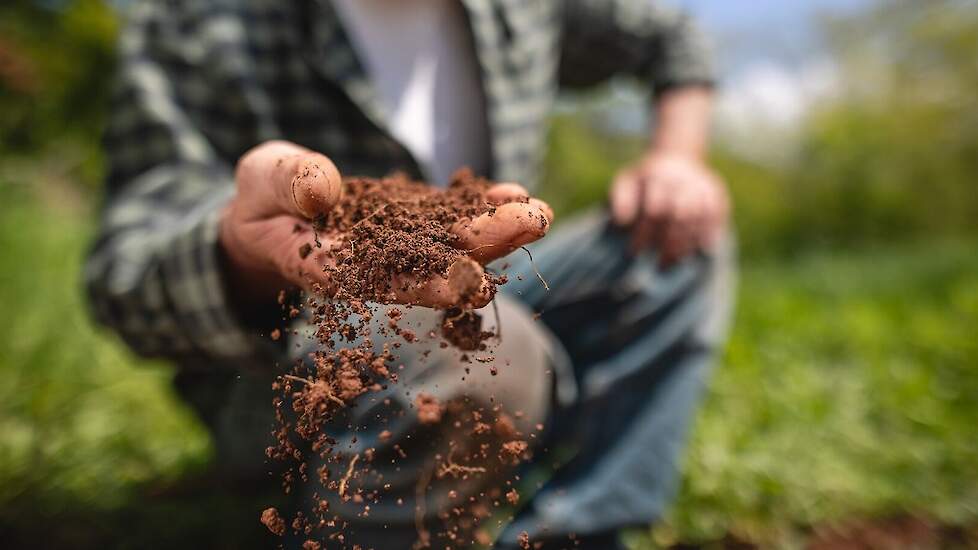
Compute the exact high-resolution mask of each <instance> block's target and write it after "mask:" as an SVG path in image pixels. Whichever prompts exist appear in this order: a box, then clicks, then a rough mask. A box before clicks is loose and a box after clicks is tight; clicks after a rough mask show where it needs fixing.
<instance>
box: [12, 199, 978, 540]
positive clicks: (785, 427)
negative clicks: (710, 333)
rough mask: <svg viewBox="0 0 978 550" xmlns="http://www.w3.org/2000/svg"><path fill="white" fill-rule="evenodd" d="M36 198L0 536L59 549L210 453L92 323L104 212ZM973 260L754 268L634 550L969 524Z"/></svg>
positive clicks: (178, 408)
mask: <svg viewBox="0 0 978 550" xmlns="http://www.w3.org/2000/svg"><path fill="white" fill-rule="evenodd" d="M38 188H40V186H36V187H32V188H30V189H29V188H27V187H25V186H22V185H14V184H11V183H2V184H0V250H3V254H2V255H0V262H2V265H0V277H2V280H0V303H2V304H3V308H4V312H5V315H3V317H2V318H0V335H2V336H0V373H2V375H3V377H4V384H2V385H0V433H3V434H4V436H3V437H2V438H0V518H3V519H2V520H0V533H2V532H3V531H4V530H14V532H16V531H17V530H22V531H24V532H38V531H43V530H46V529H54V531H52V533H54V534H55V535H57V534H58V533H57V528H58V527H59V526H65V525H70V524H69V523H66V522H64V521H62V519H63V518H64V517H71V516H74V515H78V514H82V515H86V517H89V516H91V515H93V514H94V515H96V516H97V515H98V514H102V513H105V514H107V515H108V516H111V517H118V516H117V515H116V516H112V514H118V512H119V511H120V510H127V509H133V508H134V507H137V505H140V503H141V502H142V501H141V500H140V499H142V498H143V496H142V495H143V494H144V493H145V491H146V488H147V487H154V486H159V485H161V484H166V483H168V482H170V481H173V480H176V479H178V478H180V477H181V476H185V475H191V474H193V473H194V472H197V471H200V470H202V469H204V468H206V466H207V464H208V460H209V456H210V455H209V452H210V451H209V444H208V440H207V437H206V434H205V433H204V431H203V430H202V428H201V426H200V425H198V424H197V423H196V421H195V420H194V418H193V416H192V415H191V414H190V413H189V411H188V410H187V409H186V408H185V407H183V406H182V405H181V403H180V402H179V401H178V400H177V399H176V398H175V397H174V395H173V393H172V392H171V391H170V389H169V387H168V379H169V377H170V375H171V371H170V370H169V368H168V367H167V366H165V365H162V364H159V363H146V362H141V361H138V360H136V359H135V358H134V357H133V356H132V355H131V354H130V353H129V352H128V351H126V350H125V348H124V347H123V346H122V345H121V344H120V343H119V342H118V341H117V340H116V339H115V338H114V337H113V336H111V335H109V334H106V333H105V332H102V331H100V330H97V329H95V328H94V327H93V326H92V324H91V322H90V321H89V318H88V316H87V314H86V311H85V309H84V302H83V300H82V295H81V289H80V273H79V269H80V264H81V258H82V256H83V254H84V249H85V247H86V246H87V243H88V241H89V239H90V237H91V229H92V224H91V223H90V219H91V213H90V211H89V209H88V208H87V207H86V205H87V204H89V203H90V200H88V199H87V198H86V197H80V196H75V195H73V194H72V193H77V189H75V188H65V189H63V188H61V187H58V186H51V187H48V188H47V189H46V193H47V194H48V195H49V196H48V197H47V198H46V199H45V201H44V202H41V201H40V200H38V198H37V194H36V190H37V189H38ZM70 189H75V190H74V191H70ZM976 244H978V243H975V242H969V241H958V242H954V241H947V242H943V243H939V244H935V243H926V244H920V245H912V244H908V245H899V246H898V245H893V246H890V247H877V248H875V249H872V250H871V251H866V252H858V251H849V252H845V253H811V254H810V255H808V256H804V257H800V258H796V259H793V260H787V259H783V260H758V261H754V262H748V263H747V265H744V266H743V269H742V272H741V275H740V293H739V310H738V315H737V322H736V325H735V328H734V332H733V336H732V339H731V341H730V344H729V347H728V349H727V352H726V354H725V358H724V361H723V364H722V365H721V366H720V368H719V369H718V370H717V372H716V376H715V378H714V379H713V381H712V383H711V386H710V392H709V397H708V400H707V402H706V406H705V407H704V409H703V410H702V412H701V414H700V416H699V420H698V423H697V425H696V431H695V434H694V436H693V444H692V446H691V449H690V452H689V454H688V459H687V474H686V478H685V482H684V485H683V490H682V494H681V496H680V498H679V501H678V505H677V507H676V508H675V510H674V511H673V512H672V514H671V515H670V517H669V520H668V521H667V522H665V523H664V524H663V525H661V526H659V527H658V528H657V529H656V530H655V532H654V534H653V535H652V536H651V537H649V536H648V535H643V536H640V537H638V539H639V540H638V544H640V545H642V546H647V545H651V544H652V541H653V540H654V541H655V542H656V543H657V544H671V543H676V542H696V541H708V540H718V539H720V538H722V537H723V536H724V535H725V534H733V535H735V536H736V537H737V538H739V539H742V540H749V541H754V542H761V543H768V544H777V545H779V546H780V545H784V544H788V543H791V542H798V541H800V540H802V539H803V537H804V536H805V531H806V528H807V526H810V525H813V524H817V525H822V524H825V523H827V522H829V523H831V522H833V521H837V520H849V519H851V518H854V517H880V516H890V515H894V514H901V513H910V514H915V515H922V516H927V517H933V518H936V519H938V520H940V521H942V522H944V523H948V524H954V525H973V524H974V523H975V521H976V520H978V468H976V466H975V465H976V464H978V440H976V439H975V438H974V437H973V435H974V427H975V426H978V404H976V403H975V401H974V398H975V396H976V395H978V369H976V368H975V367H976V366H978V338H976V335H975V327H976V326H978V276H976V273H978V255H976V254H975V253H974V251H975V249H976V246H975V245H976ZM153 510H155V512H156V513H158V512H159V510H158V509H154V508H147V509H146V512H145V513H146V514H150V513H151V511H153ZM186 512H187V511H186V510H185V511H184V516H186V517H184V516H181V515H180V514H175V515H172V516H170V517H168V518H167V529H168V532H169V533H170V535H171V536H177V535H178V534H179V532H180V529H181V528H183V527H187V528H188V529H190V528H191V527H192V526H196V527H199V525H197V524H196V523H194V521H195V519H194V518H193V515H194V514H193V510H192V509H191V510H190V513H189V514H188V513H186ZM137 515H138V514H137ZM147 521H148V520H147ZM156 521H159V520H156ZM182 522H184V523H186V525H184V523H182ZM198 523H199V522H198ZM256 523H257V522H256ZM140 525H145V524H140Z"/></svg>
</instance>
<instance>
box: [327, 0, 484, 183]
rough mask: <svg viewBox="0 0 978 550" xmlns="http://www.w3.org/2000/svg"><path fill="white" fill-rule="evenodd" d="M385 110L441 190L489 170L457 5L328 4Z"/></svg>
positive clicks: (396, 1) (337, 0) (426, 0)
mask: <svg viewBox="0 0 978 550" xmlns="http://www.w3.org/2000/svg"><path fill="white" fill-rule="evenodd" d="M333 4H334V5H335V7H336V12H337V14H338V16H339V18H340V21H341V23H342V24H343V26H344V28H345V29H346V31H347V35H349V37H350V41H351V42H352V43H353V46H354V48H355V49H356V51H357V53H358V55H359V57H360V59H361V60H362V61H363V63H364V64H365V65H366V67H365V69H366V71H367V73H368V74H369V76H370V79H371V82H372V83H373V86H374V88H375V89H376V91H377V96H378V98H379V100H380V102H381V105H382V107H383V108H384V110H385V112H386V113H387V123H388V129H389V130H390V132H391V134H393V136H394V137H395V138H396V139H397V140H399V141H400V142H401V143H402V144H403V145H404V146H405V147H407V149H408V151H410V152H411V154H412V155H414V157H415V158H416V159H417V160H418V162H419V163H420V164H421V168H422V170H424V171H425V172H426V176H427V177H428V179H429V181H430V182H432V183H435V184H438V185H445V184H446V183H447V180H448V177H449V176H450V175H451V174H452V172H454V171H455V170H457V169H458V168H460V167H462V166H470V167H472V169H473V170H475V171H476V173H486V172H487V171H488V168H489V163H490V159H489V132H488V128H487V126H488V125H487V123H486V112H485V105H484V99H483V92H482V88H481V80H480V74H479V67H478V63H477V60H476V58H475V52H474V51H473V48H472V43H471V37H470V35H469V30H468V27H467V25H466V22H465V16H464V13H463V11H462V10H463V7H462V5H461V4H460V3H459V1H458V0H333Z"/></svg>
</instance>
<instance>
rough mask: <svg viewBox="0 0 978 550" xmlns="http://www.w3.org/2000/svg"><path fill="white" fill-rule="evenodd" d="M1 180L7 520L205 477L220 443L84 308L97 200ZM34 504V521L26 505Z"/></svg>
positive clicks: (0, 345)
mask: <svg viewBox="0 0 978 550" xmlns="http://www.w3.org/2000/svg"><path fill="white" fill-rule="evenodd" d="M46 191H47V192H50V193H51V194H52V195H53V197H51V200H50V203H49V204H41V203H39V202H38V201H37V200H36V198H35V195H34V193H32V192H31V191H30V190H29V189H28V188H27V187H26V186H25V185H23V184H10V183H6V182H0V304H3V313H4V314H3V315H2V316H0V375H2V376H3V383H2V384H0V434H2V436H0V517H4V518H11V517H13V516H15V515H17V514H21V513H29V512H33V513H39V514H44V515H47V514H50V515H52V516H53V515H56V514H58V513H60V512H62V511H64V508H65V507H72V506H80V507H97V508H99V507H100V508H111V507H114V506H120V505H123V504H124V503H126V502H127V499H128V498H129V497H131V496H132V494H133V490H134V488H135V487H137V486H139V485H141V484H144V483H147V482H150V481H154V480H165V479H172V478H175V477H177V476H180V475H182V473H184V472H186V471H188V470H190V469H193V468H197V467H200V466H201V465H202V464H203V463H204V462H205V461H206V460H207V459H208V456H209V454H208V453H209V442H208V439H207V436H206V434H205V432H204V430H203V429H202V428H201V427H200V426H198V425H197V424H196V422H195V420H194V419H193V417H192V415H191V413H190V412H189V410H188V409H186V408H185V407H183V406H182V405H181V404H180V403H179V402H178V400H177V399H176V398H175V396H174V395H173V393H172V392H171V390H170V388H169V386H168V383H169V379H170V376H171V372H170V369H169V368H168V367H166V366H165V365H162V364H159V363H148V362H142V363H140V362H138V361H136V360H135V358H134V357H133V356H132V355H131V354H130V353H129V352H128V351H127V350H126V349H125V348H124V347H123V346H122V345H120V344H119V342H117V340H116V339H115V338H114V337H112V336H110V335H108V334H106V333H104V332H103V331H101V330H96V328H95V327H94V326H93V325H92V323H91V321H90V317H89V315H88V313H87V311H86V309H85V306H84V301H83V299H82V284H81V276H80V268H81V260H82V257H83V254H84V251H85V247H86V246H87V243H88V241H89V240H90V237H91V229H92V224H91V223H89V221H88V220H89V218H90V213H89V212H88V211H87V210H86V209H85V208H84V207H83V206H80V205H84V204H87V203H88V202H90V201H87V200H82V199H83V198H82V197H73V196H69V195H67V194H66V192H65V190H64V189H61V188H51V189H48V190H46ZM22 503H28V504H29V507H28V510H27V511H19V507H18V506H17V505H18V504H22Z"/></svg>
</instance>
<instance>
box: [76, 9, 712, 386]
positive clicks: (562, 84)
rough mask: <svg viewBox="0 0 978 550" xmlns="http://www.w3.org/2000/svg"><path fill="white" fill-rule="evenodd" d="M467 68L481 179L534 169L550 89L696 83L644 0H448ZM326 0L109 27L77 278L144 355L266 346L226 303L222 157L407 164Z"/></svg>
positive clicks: (164, 16) (268, 349) (225, 171)
mask: <svg viewBox="0 0 978 550" xmlns="http://www.w3.org/2000/svg"><path fill="white" fill-rule="evenodd" d="M460 1H462V3H463V4H464V6H465V13H466V15H467V21H468V24H469V28H470V30H471V35H472V40H473V44H474V51H475V54H476V58H477V60H478V63H479V67H480V69H481V77H482V84H483V91H484V94H485V97H486V105H487V118H488V122H489V128H490V131H491V137H490V145H491V152H492V173H491V174H489V175H490V176H492V177H494V178H496V179H500V180H509V181H520V182H524V183H528V184H532V182H533V180H534V176H535V174H534V172H535V169H536V166H537V164H538V161H539V159H540V157H541V153H542V148H543V145H544V136H545V131H546V121H547V115H548V112H549V111H550V108H551V105H552V104H553V102H554V98H555V95H556V93H557V92H558V90H560V89H564V88H581V87H588V86H592V85H595V84H599V83H601V82H603V81H605V80H607V79H608V78H610V77H612V76H614V75H619V74H624V75H633V76H635V77H638V78H640V79H643V80H646V81H648V82H649V83H650V86H651V87H652V89H653V91H661V90H663V89H665V88H669V87H674V86H681V85H687V84H708V83H710V82H711V78H712V72H711V67H710V62H709V56H708V55H707V48H706V46H705V44H704V41H703V39H702V37H701V35H700V34H699V33H698V32H697V30H696V28H695V27H694V25H693V24H692V23H691V21H690V20H689V18H687V17H686V16H685V15H684V14H682V13H681V12H679V11H676V10H673V9H670V8H666V7H663V6H661V5H659V4H658V3H656V2H653V1H651V0H566V1H560V0H460ZM374 93H375V92H374V90H373V89H372V88H371V86H370V83H369V79H368V77H367V74H366V73H365V71H364V68H363V65H362V64H361V63H360V61H359V60H358V58H357V53H356V52H355V51H354V50H353V48H352V47H351V45H350V42H349V40H348V38H347V36H346V34H345V33H344V30H343V29H342V28H341V26H340V24H339V20H338V19H337V17H336V15H335V13H334V12H333V8H332V5H331V3H330V1H329V0H211V1H204V0H146V1H143V2H141V3H138V4H136V5H134V6H132V7H131V9H130V10H129V12H128V14H127V24H126V26H125V30H124V32H123V33H122V36H121V39H120V60H119V73H118V81H117V86H116V88H115V92H114V97H113V100H112V106H111V115H110V119H109V123H108V128H107V132H106V138H105V150H106V153H107V155H108V160H109V170H108V177H107V182H106V189H107V197H106V201H105V204H104V209H103V212H102V218H101V225H100V231H99V234H98V238H97V241H96V243H95V245H94V247H93V249H92V251H91V254H90V256H89V258H88V261H87V264H86V270H85V276H86V283H87V288H88V291H89V294H90V296H91V301H92V303H93V305H94V310H95V314H96V317H97V318H98V319H99V320H100V321H101V322H103V323H105V324H107V325H109V326H110V327H112V328H113V329H115V330H116V331H117V332H118V333H119V334H121V335H122V337H123V338H124V339H125V340H126V342H127V343H128V344H129V345H130V346H131V347H132V348H133V349H134V350H135V351H136V352H138V353H140V354H141V355H147V356H158V357H168V358H171V359H175V360H177V362H179V363H182V364H184V365H201V366H204V367H206V368H214V367H218V368H220V367H227V366H231V367H233V366H244V365H256V366H262V365H263V366H265V368H267V367H268V365H269V364H270V361H271V360H274V359H275V358H277V357H278V356H279V354H278V351H279V350H277V349H276V348H275V347H274V346H273V345H272V344H271V342H270V341H269V340H268V339H267V338H261V337H259V335H258V334H257V333H258V330H256V327H255V326H253V325H252V324H249V323H246V322H244V321H242V320H241V319H240V318H239V317H238V316H236V315H235V313H234V309H233V308H231V307H230V304H229V300H228V298H227V296H226V291H225V286H224V283H223V281H222V273H221V268H220V259H219V258H220V256H219V248H218V242H217V238H218V237H217V235H218V223H219V216H220V211H221V209H222V207H223V206H224V205H225V204H226V203H227V201H228V200H229V199H230V198H231V197H232V195H233V193H234V182H233V178H232V172H233V167H234V164H235V162H236V160H237V159H238V158H239V157H240V156H241V154H242V153H244V152H245V151H246V150H248V149H249V148H251V147H253V146H254V145H256V144H259V143H261V142H263V141H266V140H270V139H287V140H290V141H293V142H296V143H299V144H302V145H304V146H306V147H309V148H311V149H314V150H318V151H321V152H323V153H325V154H327V155H328V156H330V157H331V158H332V159H333V160H334V161H335V163H336V164H337V166H339V167H340V169H341V170H342V171H343V172H344V173H346V174H364V175H374V176H376V175H382V174H385V173H388V172H390V171H391V170H394V169H400V170H405V171H407V172H408V173H411V174H414V175H420V172H421V171H420V169H419V166H418V164H417V162H416V161H415V160H414V159H413V158H412V157H411V155H410V154H409V153H408V151H407V150H406V149H405V148H404V147H403V146H402V145H401V144H400V143H398V142H397V141H395V140H394V138H392V137H391V134H390V132H389V131H388V130H387V127H386V124H385V113H384V112H383V110H382V108H381V107H380V104H379V103H378V101H377V98H376V97H375V95H374Z"/></svg>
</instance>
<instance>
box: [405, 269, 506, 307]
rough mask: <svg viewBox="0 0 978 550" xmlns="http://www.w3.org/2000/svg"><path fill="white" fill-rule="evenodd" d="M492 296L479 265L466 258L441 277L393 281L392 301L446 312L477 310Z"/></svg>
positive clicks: (406, 278) (408, 278)
mask: <svg viewBox="0 0 978 550" xmlns="http://www.w3.org/2000/svg"><path fill="white" fill-rule="evenodd" d="M492 297H493V293H492V291H491V290H490V289H489V284H488V283H487V282H486V279H485V271H484V270H483V268H482V266H481V265H479V264H477V263H476V262H475V261H473V260H471V259H469V258H465V257H462V258H459V259H458V260H456V261H455V263H454V264H453V265H452V267H451V268H450V269H449V270H448V274H447V276H445V277H440V276H435V277H432V278H431V279H428V280H424V281H422V280H419V279H417V278H415V277H411V276H403V277H398V278H396V279H395V280H394V284H393V296H392V299H393V301H395V302H398V303H402V304H414V305H420V306H424V307H434V308H440V309H446V308H450V307H456V306H463V307H471V308H480V307H483V306H485V305H487V304H488V303H489V301H490V300H492Z"/></svg>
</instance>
